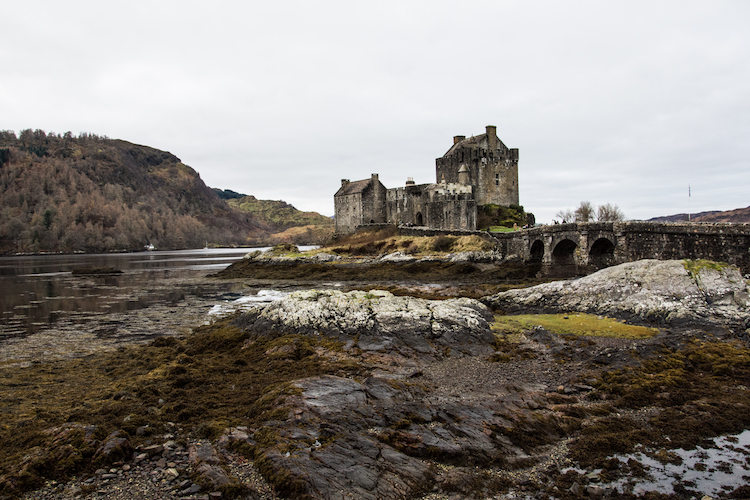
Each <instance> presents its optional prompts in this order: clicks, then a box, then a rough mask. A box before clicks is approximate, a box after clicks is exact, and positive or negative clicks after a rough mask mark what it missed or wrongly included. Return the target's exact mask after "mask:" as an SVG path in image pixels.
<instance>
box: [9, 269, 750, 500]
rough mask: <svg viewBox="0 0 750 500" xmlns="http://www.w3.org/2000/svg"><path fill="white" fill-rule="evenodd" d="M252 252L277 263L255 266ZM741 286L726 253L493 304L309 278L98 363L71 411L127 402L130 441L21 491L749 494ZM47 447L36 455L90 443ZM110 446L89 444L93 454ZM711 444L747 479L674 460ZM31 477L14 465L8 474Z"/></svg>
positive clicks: (748, 382)
mask: <svg viewBox="0 0 750 500" xmlns="http://www.w3.org/2000/svg"><path fill="white" fill-rule="evenodd" d="M248 260H249V261H250V262H252V260H251V259H248ZM382 264H386V263H382ZM484 264H489V263H487V262H485V263H484ZM258 265H261V266H263V265H267V263H258V262H255V263H254V264H253V266H251V267H244V269H245V272H250V273H251V274H250V275H249V276H255V275H254V274H252V273H254V271H248V270H254V269H257V266H258ZM276 265H282V266H283V265H284V264H283V263H281V264H280V263H276ZM325 265H330V264H325ZM493 265H494V264H493ZM636 285H637V286H636ZM747 292H748V284H747V282H746V281H745V280H744V279H743V278H742V276H741V275H738V273H736V270H733V268H731V267H726V266H721V265H713V264H700V265H697V266H696V265H694V264H685V263H683V262H681V261H680V262H663V263H660V262H641V263H634V264H633V265H624V266H617V267H616V268H609V269H606V270H603V271H600V272H599V273H596V274H594V275H591V276H589V277H586V278H580V279H577V280H567V281H563V282H554V283H548V284H542V285H538V286H536V287H530V288H525V289H520V290H514V291H507V292H501V293H498V294H495V295H491V296H487V297H484V298H483V299H482V300H481V301H477V300H473V299H467V298H457V299H448V300H439V301H436V300H426V299H420V298H415V297H409V296H396V295H394V294H392V293H389V292H386V291H378V290H377V289H370V290H367V291H351V292H343V291H332V290H307V291H298V292H294V293H291V294H289V295H287V296H285V297H284V298H282V299H280V300H278V301H275V302H272V303H269V304H265V305H259V306H258V307H256V308H253V309H251V310H249V311H247V312H244V313H239V314H236V315H234V316H231V317H227V318H226V319H222V320H217V321H216V322H215V323H214V324H213V325H210V326H206V327H203V328H202V329H198V331H196V333H194V334H192V335H190V336H187V337H185V338H183V339H170V340H169V341H168V342H167V341H155V342H153V343H152V344H150V345H149V346H147V347H144V348H142V350H140V351H137V350H134V351H133V353H132V356H131V355H130V354H127V353H125V352H123V353H119V354H118V353H114V354H113V355H112V356H113V357H112V358H111V359H102V360H101V361H99V363H100V365H99V366H101V367H102V368H101V369H102V370H104V371H96V370H100V369H99V368H97V367H96V366H93V363H92V364H91V365H92V366H89V367H88V369H90V370H95V371H96V372H97V373H101V374H102V376H103V377H110V378H109V379H107V381H106V384H107V385H106V387H105V386H102V388H101V392H100V393H98V394H100V396H99V397H100V398H101V399H99V400H96V399H95V400H92V401H91V402H90V403H89V404H91V409H90V410H84V409H79V410H76V411H74V412H72V413H70V412H68V413H65V412H63V414H64V415H68V416H76V417H77V418H79V419H81V418H83V419H85V418H93V417H92V415H99V417H97V418H101V415H105V414H109V415H111V417H109V418H107V419H104V420H102V423H101V424H100V425H102V428H104V427H106V425H107V422H113V421H114V422H115V424H114V429H112V425H111V424H110V427H109V428H108V430H113V432H115V431H119V432H122V433H123V434H121V435H112V434H110V435H109V436H110V437H116V436H121V437H120V438H119V439H125V440H126V441H127V444H125V442H124V441H120V442H119V446H120V449H124V450H126V451H127V453H125V454H124V455H123V457H124V458H123V457H119V456H113V457H112V459H111V460H109V463H107V464H106V465H104V466H101V467H97V468H96V469H91V468H87V467H85V466H84V465H83V464H81V465H79V466H78V467H79V468H78V469H77V470H78V472H77V475H76V478H75V479H64V480H62V481H58V480H55V481H57V482H54V483H53V482H51V481H49V480H48V482H47V483H46V485H38V486H37V488H36V489H35V491H33V492H31V493H28V494H27V495H26V496H25V498H29V499H32V498H33V499H42V498H44V499H48V498H49V499H51V498H81V497H85V496H90V497H92V498H103V497H105V496H107V497H110V498H113V499H119V498H134V497H138V498H164V497H168V498H235V497H236V498H264V499H265V498H276V496H280V497H286V498H372V499H377V498H422V499H430V500H442V499H457V498H506V499H511V498H513V499H515V498H559V499H571V498H637V497H642V496H644V495H646V496H647V497H648V498H696V497H697V498H701V497H702V496H704V495H708V496H710V497H712V498H744V497H746V496H747V494H748V493H750V492H749V491H748V488H747V486H745V481H744V479H742V478H743V476H750V464H748V463H747V462H746V461H745V460H744V458H743V457H744V456H745V455H746V454H748V453H750V441H748V442H747V443H746V442H745V441H744V439H745V438H744V434H742V432H743V431H744V430H745V429H750V412H748V411H747V409H748V408H750V389H749V387H750V361H749V360H750V347H749V346H748V345H747V333H748V332H747V328H748V326H750V324H749V323H748V320H749V319H750V310H749V309H748V302H747V297H748V295H747ZM493 309H494V310H493ZM503 310H506V311H523V312H528V311H529V310H532V311H537V312H541V311H544V312H557V313H561V314H560V317H561V318H564V319H567V318H568V315H572V314H573V313H574V312H576V313H578V312H580V313H584V312H585V313H593V314H594V315H601V316H603V315H609V316H613V317H616V318H619V319H620V320H624V321H626V322H628V323H631V322H636V323H641V324H643V323H648V324H651V325H655V326H658V331H657V330H655V331H654V333H652V334H650V335H648V336H644V337H632V338H630V337H624V336H612V335H609V336H607V332H601V334H594V335H592V336H577V335H570V334H564V333H563V334H558V333H552V332H550V331H547V330H545V329H544V328H542V327H535V328H531V329H528V330H525V331H521V332H518V333H509V332H506V331H503V330H501V329H499V326H498V322H497V320H498V317H499V316H498V314H502V311H503ZM594 317H596V316H594ZM564 319H562V321H564ZM607 328H609V327H607ZM144 360H152V361H146V363H147V364H148V363H151V365H147V366H142V365H143V363H144ZM118 363H119V365H120V368H119V370H120V371H122V372H123V374H122V375H117V371H118V370H117V369H114V368H113V367H114V366H117V364H118ZM78 366H84V365H78ZM107 370H110V371H107ZM60 373H61V372H60ZM92 373H93V372H92ZM39 376H41V375H39ZM56 376H57V377H60V376H61V375H60V374H58V375H56ZM70 376H73V375H70ZM120 377H122V378H120ZM27 378H28V377H27ZM40 380H41V379H40ZM261 380H263V382H262V384H261V385H263V386H262V387H261V386H260V385H259V383H258V382H260V381H261ZM13 383H18V382H13ZM69 384H72V382H69ZM6 385H7V384H6ZM115 387H116V388H117V389H113V388H115ZM209 387H210V388H211V389H210V390H208V389H207V388H209ZM93 390H94V388H92V391H93ZM97 390H98V389H97ZM118 391H119V392H118ZM4 398H5V399H4V401H8V403H6V405H8V404H20V403H9V401H10V399H8V398H9V396H7V395H6V396H4ZM17 411H19V412H20V411H23V407H22V406H19V407H18V410H17ZM107 412H109V413H107ZM87 415H88V417H87ZM47 418H50V417H47ZM84 423H86V422H82V423H81V424H84ZM57 428H59V426H58V427H57ZM722 436H725V437H722ZM6 439H7V438H6ZM50 443H51V444H52V445H54V446H50V447H49V448H48V449H47V450H46V453H47V454H46V455H45V454H44V453H45V452H42V451H39V453H42V455H40V457H48V456H49V455H50V454H52V456H58V457H59V456H60V455H59V454H60V453H62V452H61V450H62V449H63V448H64V447H65V446H73V447H74V448H75V445H74V443H73V441H70V440H68V441H65V440H64V439H62V440H58V441H57V442H54V440H52V441H51V442H50ZM55 443H56V444H55ZM727 443H728V444H727ZM732 443H734V444H732ZM105 445H106V440H105V439H104V436H102V437H100V438H99V439H98V440H97V442H96V444H95V445H94V444H91V449H92V452H91V453H92V456H93V454H94V451H95V449H96V450H98V449H103V447H105ZM696 446H699V447H701V448H700V449H703V450H709V451H710V450H718V449H719V448H721V449H722V450H724V449H730V451H731V449H732V448H734V450H735V451H734V455H729V456H730V458H727V459H726V460H725V461H724V462H721V463H715V462H712V459H711V458H710V457H711V456H712V455H711V453H712V452H711V453H709V452H706V453H705V456H702V458H697V459H696V460H694V461H686V462H685V466H686V467H687V466H688V465H689V466H690V467H691V470H692V471H696V470H702V471H703V472H704V476H706V477H714V476H716V475H717V474H725V476H726V477H730V478H735V479H736V480H737V481H736V482H731V481H730V480H726V481H725V482H724V483H723V484H721V485H718V486H717V485H716V484H714V483H711V482H710V481H707V480H704V479H702V477H703V476H700V477H698V476H696V477H693V476H691V479H689V480H684V481H683V480H681V479H680V477H679V474H678V473H676V472H675V473H674V474H676V475H672V476H670V475H669V474H668V472H664V471H667V469H668V467H667V466H669V467H672V469H669V470H678V469H679V467H680V464H682V463H683V459H682V458H680V457H681V456H682V455H680V452H679V449H684V450H689V449H695V447H696ZM128 447H132V451H128V450H130V448H128ZM64 449H68V448H64ZM75 449H79V448H75ZM154 450H158V452H156V453H151V452H152V451H154ZM68 453H70V451H68ZM81 453H82V454H83V455H85V453H84V452H81ZM637 453H640V454H641V455H637ZM144 454H145V456H144ZM138 457H140V459H139V458H138ZM639 457H640V458H639ZM731 457H734V458H731ZM40 460H41V458H40ZM42 462H43V461H42ZM106 462H107V461H106V460H105V461H102V462H101V463H102V464H104V463H106ZM25 463H27V464H30V463H31V462H25ZM34 463H40V462H38V461H37V462H34ZM44 463H46V462H44ZM73 469H75V467H74V468H73ZM662 469H664V471H662ZM28 470H29V471H31V470H32V469H28ZM33 470H36V471H37V473H42V472H43V470H42V469H39V467H37V469H33ZM6 471H7V469H6ZM662 476H663V477H665V478H666V479H663V478H662ZM14 477H15V479H14ZM722 477H724V476H722ZM61 478H63V476H61ZM18 481H19V479H18V478H17V477H16V476H13V474H10V475H8V473H7V472H6V473H5V475H4V476H3V477H2V478H0V485H3V486H2V488H4V489H3V490H1V491H3V493H4V494H6V495H9V494H10V495H12V494H13V493H12V492H13V485H16V486H15V487H16V488H19V487H20V485H22V483H19V482H18ZM185 481H189V482H185ZM39 486H41V487H39ZM9 488H10V489H9ZM191 488H192V489H193V490H194V491H191ZM16 491H20V490H16ZM649 492H650V493H649Z"/></svg>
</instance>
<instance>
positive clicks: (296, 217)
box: [227, 196, 334, 230]
mask: <svg viewBox="0 0 750 500" xmlns="http://www.w3.org/2000/svg"><path fill="white" fill-rule="evenodd" d="M227 203H229V206H231V207H234V208H236V209H238V210H241V211H243V212H245V213H249V214H252V215H253V216H254V217H257V218H258V219H260V220H262V221H264V222H266V223H268V224H270V225H272V226H273V227H274V228H276V229H279V230H281V229H288V228H290V227H295V226H310V225H312V226H333V225H334V223H333V219H331V218H330V217H326V216H324V215H320V214H319V213H318V212H303V211H301V210H297V209H296V208H294V207H293V206H292V205H290V204H288V203H286V202H285V201H274V200H258V199H256V198H255V196H243V197H242V198H229V199H227Z"/></svg>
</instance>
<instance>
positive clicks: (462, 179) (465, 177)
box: [443, 165, 471, 185]
mask: <svg viewBox="0 0 750 500" xmlns="http://www.w3.org/2000/svg"><path fill="white" fill-rule="evenodd" d="M443 179H445V177H443ZM458 183H459V184H464V185H468V184H471V175H470V174H469V169H468V168H467V167H466V165H461V168H459V169H458Z"/></svg>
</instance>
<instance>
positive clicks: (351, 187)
mask: <svg viewBox="0 0 750 500" xmlns="http://www.w3.org/2000/svg"><path fill="white" fill-rule="evenodd" d="M371 183H372V179H363V180H361V181H354V182H349V183H348V184H347V185H346V186H341V188H339V190H338V191H336V194H335V195H334V196H346V195H349V194H356V193H361V192H362V191H364V190H365V189H367V188H368V187H369V186H370V184H371Z"/></svg>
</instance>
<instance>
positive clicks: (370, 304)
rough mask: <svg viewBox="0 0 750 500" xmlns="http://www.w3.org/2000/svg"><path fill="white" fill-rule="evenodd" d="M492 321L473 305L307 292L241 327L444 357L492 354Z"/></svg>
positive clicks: (251, 315) (255, 313)
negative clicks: (324, 337)
mask: <svg viewBox="0 0 750 500" xmlns="http://www.w3.org/2000/svg"><path fill="white" fill-rule="evenodd" d="M492 320H493V316H492V313H491V312H490V310H489V309H488V308H487V307H486V306H485V305H484V304H482V303H481V302H479V301H476V300H473V299H466V298H461V299H450V300H425V299H417V298H413V297H396V296H394V295H393V294H391V293H390V292H385V291H381V290H372V291H369V292H362V291H353V292H347V293H344V292H339V291H331V290H305V291H299V292H294V293H292V294H290V295H289V296H287V297H286V298H284V299H282V300H279V301H277V302H273V303H271V304H267V305H264V306H260V307H258V308H257V309H254V310H251V311H250V312H248V313H246V314H245V315H244V316H242V317H240V318H238V319H237V321H236V323H237V324H238V325H239V326H241V327H243V328H245V329H247V330H249V331H251V332H253V333H254V334H255V335H266V336H267V335H274V334H277V333H276V332H281V333H294V334H304V335H320V334H322V335H326V336H328V337H333V338H336V339H337V340H340V341H341V342H344V343H349V345H350V346H352V347H356V348H359V349H361V350H362V351H370V352H397V353H399V354H401V355H404V356H427V357H442V356H444V355H446V354H448V353H450V355H453V356H455V355H462V354H468V355H490V354H492V352H493V348H492V343H493V342H494V336H493V334H492V331H491V329H490V324H491V322H492Z"/></svg>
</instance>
